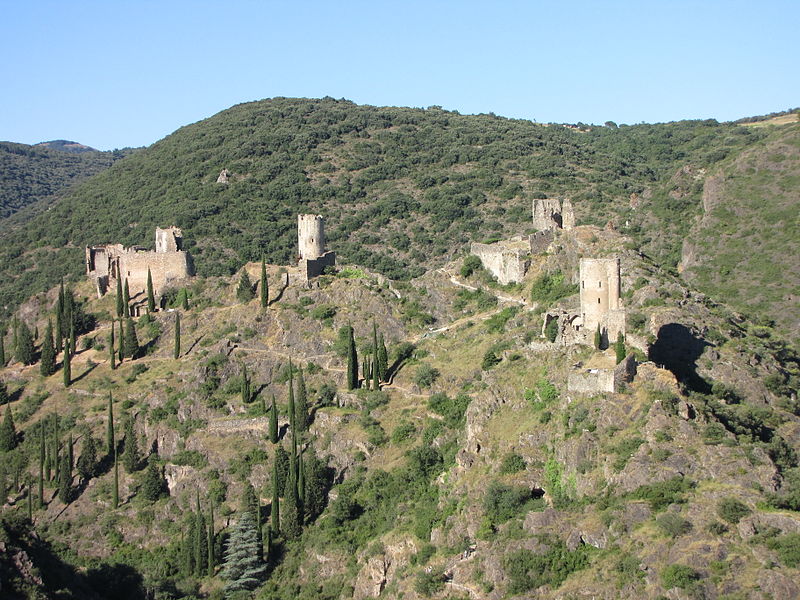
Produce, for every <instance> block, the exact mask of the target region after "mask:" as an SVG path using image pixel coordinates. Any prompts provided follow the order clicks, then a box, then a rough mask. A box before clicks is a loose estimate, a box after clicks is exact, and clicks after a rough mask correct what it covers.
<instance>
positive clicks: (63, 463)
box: [58, 452, 72, 504]
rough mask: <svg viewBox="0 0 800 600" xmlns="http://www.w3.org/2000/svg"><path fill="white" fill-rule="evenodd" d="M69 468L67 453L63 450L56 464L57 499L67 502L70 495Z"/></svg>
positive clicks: (70, 478) (70, 477)
mask: <svg viewBox="0 0 800 600" xmlns="http://www.w3.org/2000/svg"><path fill="white" fill-rule="evenodd" d="M69 471H70V469H69V455H68V454H67V453H66V452H65V453H64V456H62V457H61V460H60V461H59V466H58V499H59V500H61V502H63V503H64V504H68V503H69V501H70V499H71V498H70V496H71V495H72V476H71V474H70V472H69Z"/></svg>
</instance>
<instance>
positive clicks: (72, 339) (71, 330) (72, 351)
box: [69, 323, 75, 356]
mask: <svg viewBox="0 0 800 600" xmlns="http://www.w3.org/2000/svg"><path fill="white" fill-rule="evenodd" d="M69 353H70V354H71V355H72V356H75V323H70V326H69Z"/></svg>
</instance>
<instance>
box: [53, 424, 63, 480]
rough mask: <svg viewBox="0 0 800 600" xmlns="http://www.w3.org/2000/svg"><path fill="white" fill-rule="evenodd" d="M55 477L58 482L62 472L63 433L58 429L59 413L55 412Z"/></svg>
mask: <svg viewBox="0 0 800 600" xmlns="http://www.w3.org/2000/svg"><path fill="white" fill-rule="evenodd" d="M52 443H53V452H52V456H53V477H54V478H55V480H56V482H58V477H59V475H60V474H61V472H60V469H61V433H60V431H59V429H58V413H53V442H52Z"/></svg>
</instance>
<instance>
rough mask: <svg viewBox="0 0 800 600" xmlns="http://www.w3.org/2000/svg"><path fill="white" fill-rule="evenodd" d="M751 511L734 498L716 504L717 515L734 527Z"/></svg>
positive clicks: (724, 499)
mask: <svg viewBox="0 0 800 600" xmlns="http://www.w3.org/2000/svg"><path fill="white" fill-rule="evenodd" d="M751 512H752V511H751V510H750V509H749V508H748V507H747V506H746V505H745V504H744V503H742V502H740V501H739V500H737V499H736V498H723V499H722V500H720V501H719V502H718V503H717V515H719V518H720V519H722V520H723V521H727V522H728V523H732V524H733V525H735V524H736V523H738V522H739V521H740V520H741V519H743V518H744V517H746V516H747V515H749V514H750V513H751Z"/></svg>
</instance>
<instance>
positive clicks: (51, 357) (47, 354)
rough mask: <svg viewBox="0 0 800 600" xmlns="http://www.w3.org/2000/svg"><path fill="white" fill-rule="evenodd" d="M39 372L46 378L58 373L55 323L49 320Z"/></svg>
mask: <svg viewBox="0 0 800 600" xmlns="http://www.w3.org/2000/svg"><path fill="white" fill-rule="evenodd" d="M39 372H40V373H41V374H42V375H43V376H44V377H50V375H52V374H53V373H55V372H56V349H55V348H54V347H53V323H52V322H51V321H50V319H48V320H47V329H45V332H44V339H43V340H42V356H41V361H40V362H39Z"/></svg>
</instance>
